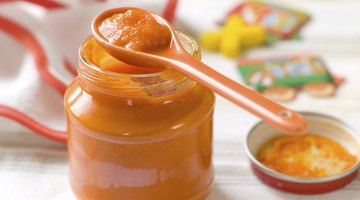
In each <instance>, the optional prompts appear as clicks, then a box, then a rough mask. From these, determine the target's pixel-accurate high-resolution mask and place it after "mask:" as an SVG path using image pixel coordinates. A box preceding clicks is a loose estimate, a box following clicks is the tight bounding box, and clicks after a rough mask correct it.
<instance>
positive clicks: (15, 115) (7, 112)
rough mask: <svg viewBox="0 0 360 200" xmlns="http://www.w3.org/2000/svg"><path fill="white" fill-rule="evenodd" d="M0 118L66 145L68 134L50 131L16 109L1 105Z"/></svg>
mask: <svg viewBox="0 0 360 200" xmlns="http://www.w3.org/2000/svg"><path fill="white" fill-rule="evenodd" d="M0 116H3V117H7V118H10V119H12V120H15V121H17V122H19V123H20V124H22V125H23V126H25V127H27V128H29V129H31V130H33V131H35V133H37V134H39V135H41V136H43V137H46V138H49V139H51V140H55V141H58V142H63V143H66V138H67V137H66V132H64V131H57V130H54V129H50V128H48V127H46V126H45V125H43V124H41V123H39V122H37V121H35V120H33V119H31V118H30V117H29V116H27V115H26V114H24V113H22V112H20V111H19V110H16V109H15V108H11V107H9V106H5V105H0Z"/></svg>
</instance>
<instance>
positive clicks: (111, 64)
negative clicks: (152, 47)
mask: <svg viewBox="0 0 360 200" xmlns="http://www.w3.org/2000/svg"><path fill="white" fill-rule="evenodd" d="M179 38H180V39H181V41H182V43H183V46H184V47H185V48H186V49H187V50H188V51H189V53H191V54H192V55H193V56H195V57H197V58H199V59H200V52H199V50H198V49H197V47H196V45H194V44H195V43H194V40H192V39H191V38H189V37H188V36H186V35H184V34H181V33H179ZM132 45H133V44H131V45H130V46H132ZM136 48H138V47H136ZM141 48H142V47H141ZM79 52H80V53H79V67H78V72H79V76H78V77H77V78H76V79H75V80H74V81H73V82H72V83H71V85H70V86H69V88H68V89H67V92H66V95H65V109H66V116H67V130H68V154H69V168H70V169H69V177H70V182H71V185H72V189H73V191H74V193H75V194H76V197H77V198H78V199H79V200H129V199H131V200H144V199H146V200H170V199H171V200H190V199H191V200H202V199H204V198H205V197H206V196H207V194H208V192H209V190H210V187H211V184H212V179H213V167H212V118H213V117H212V116H213V106H214V94H213V92H211V91H210V90H208V89H207V88H205V87H203V86H202V85H200V84H198V83H196V82H194V81H192V80H190V79H188V78H187V77H185V76H183V75H181V74H179V73H177V72H175V71H172V70H170V69H158V68H156V69H154V68H146V67H142V68H141V67H135V66H131V65H126V64H124V63H122V62H120V61H118V60H116V59H114V58H113V57H111V56H110V55H108V54H107V53H106V52H105V51H104V50H102V49H101V47H100V46H99V45H98V44H97V43H96V42H95V40H94V39H93V38H92V37H90V38H88V39H87V40H86V41H85V42H84V43H83V44H82V46H81V47H80V51H79Z"/></svg>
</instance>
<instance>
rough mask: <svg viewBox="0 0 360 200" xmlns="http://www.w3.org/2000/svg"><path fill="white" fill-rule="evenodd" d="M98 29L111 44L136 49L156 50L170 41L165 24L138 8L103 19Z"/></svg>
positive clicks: (166, 45) (167, 44)
mask: <svg viewBox="0 0 360 200" xmlns="http://www.w3.org/2000/svg"><path fill="white" fill-rule="evenodd" d="M99 31H100V33H101V34H102V35H103V36H104V37H105V38H106V39H108V41H109V42H110V43H111V44H115V45H118V46H122V47H125V48H128V49H132V50H137V51H150V50H158V49H160V48H164V47H168V46H169V45H170V41H171V34H170V31H169V29H168V28H167V27H166V26H165V25H163V24H159V23H158V22H157V21H156V20H155V19H154V17H153V16H151V15H150V14H148V13H145V12H142V11H139V10H128V11H126V12H125V13H120V14H114V15H113V16H111V17H109V18H107V19H105V20H104V21H103V23H102V24H101V25H100V26H99Z"/></svg>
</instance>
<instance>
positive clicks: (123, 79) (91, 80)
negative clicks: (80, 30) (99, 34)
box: [78, 32, 201, 99]
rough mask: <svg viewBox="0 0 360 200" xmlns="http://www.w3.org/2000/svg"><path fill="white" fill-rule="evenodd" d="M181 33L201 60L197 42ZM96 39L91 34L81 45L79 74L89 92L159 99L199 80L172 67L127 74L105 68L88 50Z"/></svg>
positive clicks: (184, 43)
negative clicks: (157, 70)
mask: <svg viewBox="0 0 360 200" xmlns="http://www.w3.org/2000/svg"><path fill="white" fill-rule="evenodd" d="M177 34H178V35H179V38H180V41H182V44H183V47H184V48H185V49H186V50H187V51H188V52H189V53H191V54H192V56H194V57H195V58H197V59H200V58H201V53H200V49H199V47H198V45H197V43H196V41H195V40H194V39H193V38H192V37H190V36H189V35H187V34H185V33H182V32H177ZM94 40H95V39H94V38H93V36H89V37H88V38H87V39H86V40H85V41H84V42H83V43H82V44H81V46H80V48H79V67H78V74H79V77H80V83H81V84H82V85H83V87H84V89H85V90H87V91H88V92H90V91H91V92H96V93H103V94H106V95H108V96H116V97H124V98H133V99H140V98H148V97H151V98H155V97H163V96H171V95H174V94H176V93H177V92H179V91H181V90H183V89H185V88H189V87H188V86H190V85H194V83H195V82H194V81H192V80H191V79H189V78H188V77H187V76H185V75H183V74H182V73H180V72H177V71H174V70H172V69H170V68H168V69H165V70H163V71H160V72H156V73H146V74H126V73H118V72H112V71H109V70H104V69H102V68H100V67H99V66H97V64H96V63H94V62H93V61H92V60H91V56H92V53H91V52H89V51H88V49H87V47H88V45H91V43H90V42H93V41H94ZM94 42H96V41H94ZM90 48H91V47H90ZM88 58H90V59H88ZM120 91H121V92H120ZM134 91H137V92H134Z"/></svg>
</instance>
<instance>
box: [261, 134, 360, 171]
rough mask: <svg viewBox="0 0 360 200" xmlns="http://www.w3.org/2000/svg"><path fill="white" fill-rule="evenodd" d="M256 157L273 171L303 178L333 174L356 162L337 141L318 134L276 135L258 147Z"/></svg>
mask: <svg viewBox="0 0 360 200" xmlns="http://www.w3.org/2000/svg"><path fill="white" fill-rule="evenodd" d="M257 159H258V160H259V161H260V162H261V163H263V164H264V165H265V166H267V167H269V168H271V169H273V170H275V171H278V172H281V173H284V174H287V175H290V176H298V177H305V178H317V177H326V176H332V175H336V174H339V173H341V172H343V171H345V170H347V169H349V168H350V167H352V166H353V165H354V164H355V163H356V162H357V159H356V157H355V156H353V155H351V154H350V153H349V152H347V150H345V149H344V148H343V147H342V146H341V145H340V144H339V143H337V142H336V141H334V140H332V139H330V138H327V137H324V136H321V135H318V134H305V135H301V136H287V135H282V136H278V137H275V138H273V139H271V140H270V141H268V142H266V143H265V144H263V145H262V146H261V148H260V150H259V152H258V155H257Z"/></svg>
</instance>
